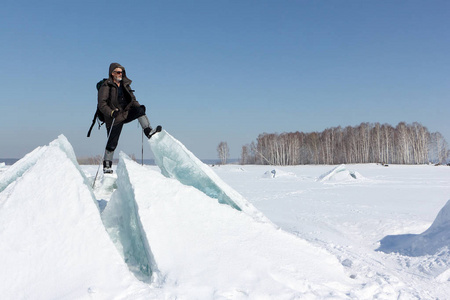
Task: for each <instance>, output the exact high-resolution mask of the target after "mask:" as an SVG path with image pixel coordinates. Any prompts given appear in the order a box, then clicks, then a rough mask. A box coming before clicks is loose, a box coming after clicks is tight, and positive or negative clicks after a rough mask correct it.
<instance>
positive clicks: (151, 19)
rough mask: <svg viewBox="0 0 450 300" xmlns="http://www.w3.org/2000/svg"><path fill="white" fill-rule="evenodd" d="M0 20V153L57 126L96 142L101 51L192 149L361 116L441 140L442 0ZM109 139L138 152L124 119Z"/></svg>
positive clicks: (64, 12)
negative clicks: (413, 126) (412, 126)
mask: <svg viewBox="0 0 450 300" xmlns="http://www.w3.org/2000/svg"><path fill="white" fill-rule="evenodd" d="M0 25H1V30H0V40H1V41H2V42H1V46H0V57H1V62H2V63H1V65H0V67H1V70H2V72H1V74H0V85H1V90H2V92H1V94H0V95H1V96H0V99H1V101H0V103H1V106H0V157H3V158H20V157H22V156H23V155H25V154H26V153H28V152H30V151H31V150H33V149H34V148H36V147H37V146H40V145H46V144H48V143H49V142H50V141H52V140H53V139H55V138H56V137H57V136H58V135H59V134H64V135H65V136H66V137H67V138H68V139H69V141H70V142H71V144H72V145H73V147H74V150H75V153H76V154H77V156H92V155H100V154H103V150H104V145H105V142H106V133H105V131H104V127H103V128H102V130H101V131H98V130H97V129H96V128H94V130H93V132H92V135H91V137H90V138H87V137H86V133H87V130H88V128H89V126H90V123H91V120H92V116H93V113H94V112H95V106H96V97H97V90H96V88H95V84H96V83H97V81H98V80H100V79H101V78H103V77H106V76H108V74H107V73H108V67H109V64H110V63H111V62H119V63H121V64H122V65H124V66H125V68H126V69H127V75H128V77H129V78H131V79H132V80H133V84H132V86H133V88H134V89H135V90H136V93H135V94H136V97H137V99H138V101H139V102H140V103H141V104H144V105H146V106H147V107H148V111H149V117H150V121H151V123H152V125H157V124H161V125H163V127H164V128H165V129H166V130H167V131H168V132H169V133H170V134H172V135H173V136H174V137H176V138H177V139H179V140H180V141H181V142H182V143H184V144H185V145H186V147H187V148H188V149H190V150H191V151H192V152H193V153H194V154H196V155H197V156H198V157H200V158H217V151H216V148H217V146H218V144H219V143H220V142H221V141H226V142H227V143H228V145H229V147H230V152H231V157H232V158H238V157H239V156H240V151H241V148H242V146H243V145H244V144H247V143H250V142H251V141H253V140H255V139H256V138H257V136H258V134H260V133H263V132H278V133H282V132H294V131H303V132H311V131H322V130H324V129H326V128H329V127H335V126H339V125H340V126H348V125H350V126H355V125H358V124H360V123H361V122H380V123H389V124H391V125H393V126H395V125H397V124H398V123H399V122H401V121H405V122H407V123H411V122H414V121H417V122H420V123H421V124H422V125H424V126H426V127H427V128H428V129H429V130H430V131H432V132H434V131H439V132H441V133H442V134H443V135H444V137H445V138H446V139H447V141H448V142H450V122H449V117H448V115H449V92H450V83H449V79H450V78H449V77H450V2H449V1H433V0H431V1H422V0H421V1H417V0H416V1H415V0H412V1H411V0H408V1H375V0H374V1H356V0H355V1H351V0H345V1H344V0H342V1H341V0H328V1H317V0H314V1H313V0H311V1H241V0H240V1H238V0H235V1H178V0H174V1H114V0H113V1H84V0H82V1H57V0H55V1H47V0H43V1H21V0H6V1H4V2H3V3H2V5H1V10H0ZM118 150H123V151H125V152H126V153H127V154H133V153H134V154H136V156H137V157H140V152H141V131H140V129H139V128H138V123H137V122H133V123H131V124H128V125H127V126H126V127H125V128H124V131H123V133H122V136H121V140H120V142H119V146H118ZM144 151H145V153H146V154H145V157H146V158H151V155H150V150H149V147H148V145H145V150H144ZM116 157H118V153H117V154H116Z"/></svg>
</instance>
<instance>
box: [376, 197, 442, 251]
mask: <svg viewBox="0 0 450 300" xmlns="http://www.w3.org/2000/svg"><path fill="white" fill-rule="evenodd" d="M443 247H450V200H449V201H447V203H446V204H445V206H444V207H443V208H442V209H441V210H440V211H439V213H438V215H437V217H436V219H435V220H434V222H433V224H431V226H430V228H428V229H427V230H426V231H424V232H423V233H421V234H402V235H388V236H386V237H384V238H383V239H382V240H381V241H380V247H379V248H378V251H383V252H386V253H391V252H396V253H399V254H402V255H406V256H423V255H427V254H435V253H437V252H438V251H439V250H440V249H441V248H443Z"/></svg>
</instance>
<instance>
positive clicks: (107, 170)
mask: <svg viewBox="0 0 450 300" xmlns="http://www.w3.org/2000/svg"><path fill="white" fill-rule="evenodd" d="M111 166H112V161H110V160H104V161H103V174H112V173H113V169H111Z"/></svg>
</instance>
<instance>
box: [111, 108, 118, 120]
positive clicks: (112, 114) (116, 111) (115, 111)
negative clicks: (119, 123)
mask: <svg viewBox="0 0 450 300" xmlns="http://www.w3.org/2000/svg"><path fill="white" fill-rule="evenodd" d="M118 114H119V110H118V109H116V110H113V111H112V112H111V117H112V118H113V119H115V118H116V117H117V115H118Z"/></svg>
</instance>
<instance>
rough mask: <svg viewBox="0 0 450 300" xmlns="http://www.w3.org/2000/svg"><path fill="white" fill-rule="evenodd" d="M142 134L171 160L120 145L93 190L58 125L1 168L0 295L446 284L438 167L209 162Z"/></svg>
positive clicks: (417, 293) (357, 289)
mask: <svg viewBox="0 0 450 300" xmlns="http://www.w3.org/2000/svg"><path fill="white" fill-rule="evenodd" d="M154 137H157V138H158V137H159V139H160V141H164V142H161V145H160V147H158V145H157V143H156V142H157V141H158V139H155V140H154V141H152V140H151V141H150V142H151V143H153V144H152V145H151V146H152V147H151V148H152V149H153V151H154V152H155V153H154V154H155V157H156V156H159V157H161V158H162V160H166V161H168V162H169V163H167V162H166V164H165V165H164V164H163V165H162V166H163V168H164V166H171V169H170V170H171V171H170V172H169V171H167V170H160V169H159V167H157V166H141V165H139V164H137V163H135V162H134V161H132V160H131V159H130V158H128V157H127V156H126V155H125V154H120V161H119V165H118V166H117V167H115V168H114V170H115V171H116V174H115V175H114V176H103V175H101V176H100V178H99V179H97V183H96V185H95V189H94V190H93V189H92V188H91V186H92V182H93V178H94V176H95V173H96V171H97V168H98V166H78V164H77V162H76V159H75V154H74V153H73V150H72V147H71V145H70V143H69V142H68V141H67V140H66V138H65V137H64V136H60V137H58V139H56V140H55V141H53V142H51V143H50V144H49V145H48V146H42V147H38V148H36V150H34V151H33V152H31V153H30V154H28V155H26V156H25V157H24V158H23V159H22V160H20V161H18V162H17V163H16V164H14V165H13V166H6V167H5V168H2V171H1V172H0V253H1V255H0V282H1V284H0V295H1V296H2V297H1V298H2V299H446V298H448V295H450V283H449V280H450V266H449V263H450V251H449V249H448V248H449V247H448V246H449V239H448V237H449V236H450V234H449V232H450V226H449V225H450V224H449V223H450V204H448V203H447V201H448V200H449V199H450V168H448V167H446V166H439V167H435V166H430V165H420V166H396V165H391V166H389V167H383V166H379V165H375V164H362V165H348V166H292V167H280V166H277V167H269V166H238V165H226V166H214V167H212V168H210V167H208V166H206V165H204V164H202V163H201V162H200V161H199V160H198V159H196V158H195V156H194V155H193V154H192V153H190V152H189V151H188V150H187V149H185V147H184V146H183V145H182V143H180V142H179V141H177V140H175V139H174V138H173V137H171V136H170V135H168V133H164V132H163V133H161V134H160V135H159V134H157V135H155V136H154ZM152 139H153V138H152ZM174 157H175V159H174ZM174 162H175V163H174ZM178 165H182V167H178ZM5 169H6V170H5ZM186 169H188V170H189V172H190V173H189V172H188V174H190V175H189V176H191V177H193V178H191V180H193V183H192V181H191V182H190V184H189V183H186V182H184V184H183V183H182V182H183V181H184V179H183V177H184V176H185V175H183V172H184V171H185V170H186ZM273 170H275V172H273V173H275V176H270V175H274V174H273V173H272V171H273ZM339 170H340V171H339ZM349 170H351V171H349ZM268 174H269V176H267V175H268ZM349 174H350V175H349ZM351 174H357V175H356V177H357V178H356V179H355V178H354V176H352V175H351ZM359 174H364V177H362V176H361V175H359ZM342 175H345V176H342ZM348 175H349V176H350V177H349V176H348ZM324 178H326V179H325V180H323V179H324ZM361 178H362V179H363V180H360V179H361ZM195 179H198V181H199V182H201V184H197V183H195ZM205 182H206V183H205ZM186 184H188V185H186ZM211 184H213V189H214V190H215V191H216V192H217V191H218V193H219V195H221V194H222V193H223V194H226V195H229V196H228V197H229V198H228V199H231V201H233V203H235V204H236V206H237V207H238V208H240V209H237V207H234V206H233V205H230V203H227V201H228V199H227V201H221V200H220V197H217V198H215V197H211V196H214V195H216V194H217V193H216V194H214V193H212V194H210V195H208V191H209V190H208V187H211ZM196 185H197V186H196ZM193 186H195V187H193ZM205 187H206V190H205ZM218 200H219V201H218ZM105 206H106V208H105ZM103 208H104V210H103ZM102 220H103V222H102ZM406 235H407V236H415V237H421V238H422V240H421V242H420V247H419V248H420V249H419V248H418V246H417V245H418V243H417V241H416V240H415V242H412V241H410V242H408V241H407V240H405V238H404V237H405V236H406ZM386 239H387V240H389V239H390V241H389V243H388V245H389V247H390V248H389V250H387V249H383V243H382V244H380V240H384V241H386ZM384 245H387V244H384ZM412 249H413V250H414V251H412ZM380 250H383V251H384V252H383V251H380Z"/></svg>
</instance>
